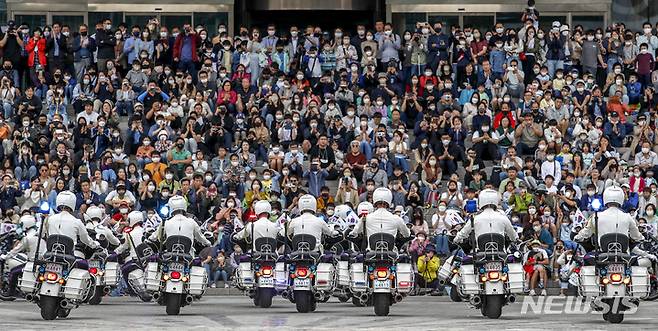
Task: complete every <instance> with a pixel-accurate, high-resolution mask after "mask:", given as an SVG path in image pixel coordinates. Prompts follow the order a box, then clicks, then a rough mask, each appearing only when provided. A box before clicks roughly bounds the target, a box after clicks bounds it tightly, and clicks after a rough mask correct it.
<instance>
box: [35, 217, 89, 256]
mask: <svg viewBox="0 0 658 331" xmlns="http://www.w3.org/2000/svg"><path fill="white" fill-rule="evenodd" d="M45 222H46V228H45V230H46V234H47V235H48V236H52V235H63V236H66V237H69V238H71V239H73V244H74V245H75V244H77V243H78V238H80V241H81V242H82V243H83V244H85V245H87V246H89V247H91V248H96V247H98V242H97V241H95V240H93V239H91V238H90V237H89V234H88V233H87V228H86V227H85V225H84V224H82V221H80V220H79V219H78V218H76V217H75V216H73V215H71V214H69V213H68V212H67V211H63V212H61V213H59V214H55V215H51V216H49V217H48V219H47V220H46V221H45ZM46 238H47V237H46Z"/></svg>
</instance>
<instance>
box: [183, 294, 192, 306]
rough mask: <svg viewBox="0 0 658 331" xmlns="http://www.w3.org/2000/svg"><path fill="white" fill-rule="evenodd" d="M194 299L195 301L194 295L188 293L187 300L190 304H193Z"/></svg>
mask: <svg viewBox="0 0 658 331" xmlns="http://www.w3.org/2000/svg"><path fill="white" fill-rule="evenodd" d="M192 301H194V297H193V296H191V295H187V296H186V297H185V302H186V303H187V304H188V305H189V304H191V303H192Z"/></svg>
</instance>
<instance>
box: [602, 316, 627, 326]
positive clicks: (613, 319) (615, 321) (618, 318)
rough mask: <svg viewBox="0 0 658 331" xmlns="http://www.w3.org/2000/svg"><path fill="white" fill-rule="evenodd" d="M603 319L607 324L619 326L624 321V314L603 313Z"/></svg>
mask: <svg viewBox="0 0 658 331" xmlns="http://www.w3.org/2000/svg"><path fill="white" fill-rule="evenodd" d="M603 319H604V320H606V321H608V322H609V323H612V324H619V323H621V322H622V321H623V320H624V314H623V313H617V314H613V313H605V314H603Z"/></svg>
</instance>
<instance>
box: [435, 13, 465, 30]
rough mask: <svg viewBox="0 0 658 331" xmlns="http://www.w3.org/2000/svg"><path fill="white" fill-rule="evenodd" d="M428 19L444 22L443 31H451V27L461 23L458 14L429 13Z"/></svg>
mask: <svg viewBox="0 0 658 331" xmlns="http://www.w3.org/2000/svg"><path fill="white" fill-rule="evenodd" d="M427 21H428V22H429V23H430V24H432V27H434V23H436V22H441V23H443V32H446V31H450V27H453V26H458V25H459V16H458V15H431V14H430V15H429V16H428V17H427Z"/></svg>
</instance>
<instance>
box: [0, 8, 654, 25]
mask: <svg viewBox="0 0 658 331" xmlns="http://www.w3.org/2000/svg"><path fill="white" fill-rule="evenodd" d="M536 2H537V4H536V7H537V9H538V10H539V11H540V13H541V16H542V19H541V22H542V24H550V23H551V22H552V21H555V20H558V21H561V22H567V23H569V24H571V25H572V26H573V25H576V24H581V25H583V26H585V27H601V26H605V25H608V24H610V23H611V22H613V21H623V22H625V23H626V24H627V26H629V27H630V28H635V29H637V28H639V26H641V24H642V22H644V21H646V20H650V21H652V22H654V23H655V22H656V20H658V8H656V7H658V1H654V0H587V1H573V0H537V1H536ZM525 5H526V1H525V0H434V1H429V0H195V1H193V2H191V3H186V2H183V1H171V0H110V1H102V0H0V16H2V20H3V21H4V20H6V19H13V20H15V21H17V22H18V23H22V22H27V23H29V24H30V26H44V25H46V24H52V23H53V22H55V21H59V22H64V23H66V24H69V25H71V26H75V25H78V24H80V23H86V24H94V23H95V22H97V21H98V20H100V19H102V18H104V17H110V18H111V19H112V20H113V21H114V22H126V23H127V24H129V25H132V24H140V25H143V24H144V22H147V21H148V19H149V18H153V17H157V18H159V19H160V21H161V22H162V23H163V24H166V25H168V26H173V25H181V24H182V23H184V22H191V23H193V24H195V25H196V24H204V25H206V26H208V27H214V26H216V25H217V24H218V23H220V22H222V23H226V24H227V26H228V27H229V30H230V31H231V32H232V31H233V29H234V28H236V27H238V26H240V25H245V26H263V25H265V24H267V23H275V24H277V26H279V27H280V28H286V27H287V26H290V25H293V24H294V25H297V26H305V25H307V24H317V25H320V26H326V27H334V26H344V27H348V28H352V27H353V26H354V25H356V23H364V24H372V23H373V22H374V21H375V20H376V19H386V20H387V21H390V22H393V23H394V24H395V26H396V28H397V29H398V30H404V29H410V28H413V26H414V24H415V22H419V21H428V22H434V21H442V22H445V23H446V25H447V26H450V25H460V26H463V25H465V24H467V25H471V26H474V27H491V26H493V24H494V22H503V23H505V25H506V26H520V25H521V22H520V15H521V12H522V11H523V9H524V8H525ZM3 10H4V14H3ZM654 12H656V13H654Z"/></svg>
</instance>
